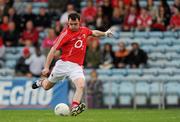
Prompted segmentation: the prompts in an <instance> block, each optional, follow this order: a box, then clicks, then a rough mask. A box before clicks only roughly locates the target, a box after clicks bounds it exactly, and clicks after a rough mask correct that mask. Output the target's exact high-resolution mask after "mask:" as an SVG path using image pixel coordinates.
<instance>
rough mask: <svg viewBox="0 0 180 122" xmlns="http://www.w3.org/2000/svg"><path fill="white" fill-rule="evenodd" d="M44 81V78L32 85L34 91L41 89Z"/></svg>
mask: <svg viewBox="0 0 180 122" xmlns="http://www.w3.org/2000/svg"><path fill="white" fill-rule="evenodd" d="M43 80H44V79H42V78H40V79H38V80H36V81H35V82H34V83H33V84H32V89H37V88H39V87H41V86H42V81H43Z"/></svg>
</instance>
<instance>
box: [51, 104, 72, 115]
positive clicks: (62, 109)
mask: <svg viewBox="0 0 180 122" xmlns="http://www.w3.org/2000/svg"><path fill="white" fill-rule="evenodd" d="M54 113H55V115H58V116H68V115H70V109H69V106H68V105H66V104H65V103H59V104H57V105H56V107H55V108H54Z"/></svg>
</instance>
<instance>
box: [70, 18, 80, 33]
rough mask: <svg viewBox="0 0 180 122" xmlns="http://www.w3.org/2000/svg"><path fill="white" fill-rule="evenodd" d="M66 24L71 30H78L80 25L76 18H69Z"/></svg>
mask: <svg viewBox="0 0 180 122" xmlns="http://www.w3.org/2000/svg"><path fill="white" fill-rule="evenodd" d="M68 25H69V28H70V29H71V31H78V30H79V27H80V22H79V20H78V19H76V20H72V19H69V21H68Z"/></svg>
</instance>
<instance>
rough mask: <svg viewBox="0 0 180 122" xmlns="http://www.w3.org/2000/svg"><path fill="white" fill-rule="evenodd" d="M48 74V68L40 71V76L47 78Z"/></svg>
mask: <svg viewBox="0 0 180 122" xmlns="http://www.w3.org/2000/svg"><path fill="white" fill-rule="evenodd" d="M48 73H49V69H48V68H44V69H43V70H42V76H47V75H48Z"/></svg>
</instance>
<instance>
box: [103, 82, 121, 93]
mask: <svg viewBox="0 0 180 122" xmlns="http://www.w3.org/2000/svg"><path fill="white" fill-rule="evenodd" d="M118 88H119V87H118V83H116V82H113V81H108V82H106V83H103V93H104V94H113V95H117V94H118Z"/></svg>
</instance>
